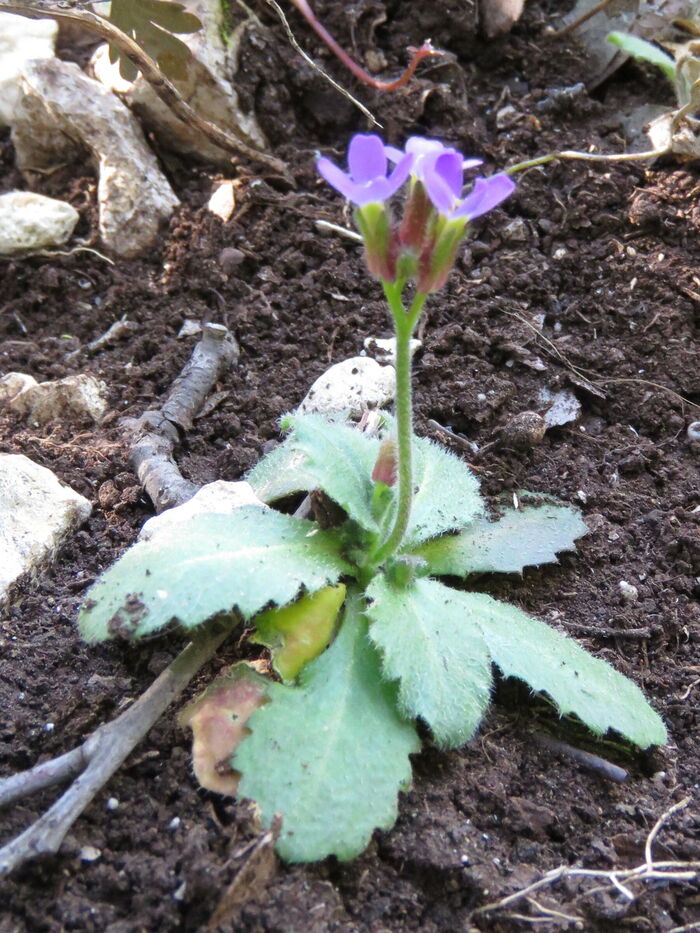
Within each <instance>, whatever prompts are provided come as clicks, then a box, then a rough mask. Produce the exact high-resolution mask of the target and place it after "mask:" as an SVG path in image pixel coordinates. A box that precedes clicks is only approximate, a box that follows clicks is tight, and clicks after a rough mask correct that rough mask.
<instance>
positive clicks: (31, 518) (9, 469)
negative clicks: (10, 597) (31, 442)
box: [0, 454, 92, 600]
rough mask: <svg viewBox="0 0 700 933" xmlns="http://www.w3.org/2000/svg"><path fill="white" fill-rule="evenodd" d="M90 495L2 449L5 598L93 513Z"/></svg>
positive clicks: (0, 527)
mask: <svg viewBox="0 0 700 933" xmlns="http://www.w3.org/2000/svg"><path fill="white" fill-rule="evenodd" d="M91 511H92V506H91V505H90V503H89V502H88V500H87V499H85V498H83V496H81V495H78V493H77V492H74V491H73V490H72V489H70V488H68V487H67V486H63V485H61V483H59V481H58V479H57V478H56V476H54V474H53V473H52V472H51V470H47V469H46V467H43V466H39V464H37V463H34V462H33V461H32V460H30V459H29V458H28V457H25V456H24V455H23V454H0V600H2V599H3V598H4V597H5V596H6V594H7V590H8V588H9V586H10V584H12V583H14V581H15V580H17V579H18V578H19V577H21V576H22V575H23V574H25V573H29V572H30V571H32V570H34V569H35V568H36V567H37V566H38V565H39V564H40V563H42V562H43V561H45V560H47V559H48V558H49V557H50V556H51V554H52V552H53V551H54V550H55V548H56V547H57V546H58V545H59V544H60V542H61V539H62V538H63V537H65V535H66V534H68V532H69V531H71V530H72V529H73V528H74V527H76V526H77V525H80V524H82V522H84V521H85V519H86V518H87V517H88V516H89V515H90V513H91Z"/></svg>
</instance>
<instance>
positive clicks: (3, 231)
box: [0, 191, 80, 256]
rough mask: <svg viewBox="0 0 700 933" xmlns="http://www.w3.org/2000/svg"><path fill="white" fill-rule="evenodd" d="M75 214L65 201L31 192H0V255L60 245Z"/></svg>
mask: <svg viewBox="0 0 700 933" xmlns="http://www.w3.org/2000/svg"><path fill="white" fill-rule="evenodd" d="M79 217H80V215H79V214H78V212H77V211H76V209H75V208H74V207H72V206H71V205H70V204H67V203H66V202H65V201H57V200H56V199H55V198H47V197H45V196H44V195H43V194H35V193H34V192H33V191H8V193H7V194H3V195H0V256H16V255H19V254H21V253H27V252H31V251H32V250H37V249H48V248H50V247H52V246H62V245H63V244H64V243H65V242H66V240H68V239H70V237H71V235H72V233H73V230H74V229H75V225H76V224H77V223H78V219H79Z"/></svg>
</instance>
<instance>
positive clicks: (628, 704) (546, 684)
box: [455, 593, 666, 748]
mask: <svg viewBox="0 0 700 933" xmlns="http://www.w3.org/2000/svg"><path fill="white" fill-rule="evenodd" d="M455 595H456V597H457V598H458V599H459V602H460V604H461V605H462V607H463V611H464V614H465V616H468V617H469V618H471V619H472V620H473V621H474V622H475V623H477V624H478V625H479V627H480V628H481V631H482V633H483V636H484V640H485V642H486V644H487V645H488V649H489V652H490V654H491V657H492V659H493V661H494V663H495V664H497V665H498V667H499V668H500V669H501V671H502V672H503V674H504V675H505V676H506V677H518V678H520V680H524V681H525V683H527V684H529V686H530V687H532V689H533V690H537V691H542V692H544V693H547V694H548V695H549V696H550V697H551V698H552V700H554V702H555V704H556V706H557V708H558V709H559V712H560V713H561V714H562V715H565V714H567V713H575V714H576V716H578V718H579V719H580V720H581V721H582V722H584V723H585V724H586V725H587V726H588V727H589V728H590V729H592V731H593V732H596V733H598V734H602V733H604V732H606V731H607V730H608V729H615V731H617V732H619V733H620V734H621V735H624V736H625V737H626V738H627V739H629V740H630V741H631V742H634V743H635V745H639V746H640V747H641V748H646V747H647V746H649V745H663V744H664V742H665V741H666V727H665V726H664V723H663V721H662V719H661V717H660V716H659V715H658V713H657V712H656V711H655V710H653V709H652V708H651V706H650V705H649V704H648V703H647V701H646V699H645V698H644V694H643V693H642V691H641V690H640V689H639V687H638V686H637V685H636V684H635V683H633V682H632V681H631V680H629V679H628V678H627V677H625V676H623V675H622V674H620V673H619V672H618V671H616V670H615V669H614V668H613V667H611V666H610V665H609V664H608V663H607V662H605V661H602V660H600V659H599V658H594V657H593V656H592V655H590V654H588V652H587V651H584V649H583V648H581V646H580V645H578V644H577V643H576V642H575V641H574V640H573V639H571V638H569V637H568V636H567V635H562V634H561V633H560V632H557V631H555V630H554V629H553V628H551V627H550V626H549V625H547V624H546V623H544V622H540V621H539V619H533V618H532V617H531V616H528V615H526V614H525V613H524V612H522V611H521V610H520V609H518V608H516V607H515V606H509V605H507V604H506V603H500V602H497V601H496V600H495V599H492V598H491V597H490V596H486V595H485V594H483V593H456V594H455Z"/></svg>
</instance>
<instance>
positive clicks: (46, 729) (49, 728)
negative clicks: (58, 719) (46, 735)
mask: <svg viewBox="0 0 700 933" xmlns="http://www.w3.org/2000/svg"><path fill="white" fill-rule="evenodd" d="M55 728H56V727H55V726H54V724H53V723H52V722H47V723H45V724H44V732H53V730H54V729H55Z"/></svg>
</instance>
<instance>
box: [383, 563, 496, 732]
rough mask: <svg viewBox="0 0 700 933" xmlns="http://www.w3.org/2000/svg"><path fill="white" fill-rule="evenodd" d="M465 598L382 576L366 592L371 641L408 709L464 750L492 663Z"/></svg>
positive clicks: (433, 585) (438, 586)
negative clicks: (402, 584)
mask: <svg viewBox="0 0 700 933" xmlns="http://www.w3.org/2000/svg"><path fill="white" fill-rule="evenodd" d="M460 595H461V594H459V593H456V592H455V591H454V590H451V589H449V588H448V587H446V586H443V584H442V583H438V582H437V581H436V580H416V581H415V583H413V584H412V585H411V586H408V587H405V588H395V587H392V586H391V584H390V583H388V581H387V580H386V579H385V578H383V577H375V579H374V580H373V581H372V583H371V584H370V586H369V588H368V590H367V597H368V599H369V600H370V604H369V608H368V609H367V615H368V617H369V619H370V621H371V623H372V624H371V626H370V629H369V634H370V638H371V639H372V641H373V642H374V644H375V645H377V647H378V648H380V649H381V652H382V659H383V670H384V673H385V675H386V676H387V677H388V678H389V679H390V680H398V682H399V704H400V708H401V712H402V713H403V714H404V715H405V716H407V717H409V718H413V717H415V716H420V717H421V719H423V720H424V721H425V722H426V723H427V724H428V725H429V726H430V729H431V730H432V733H433V736H434V737H435V741H436V742H437V743H438V744H439V745H441V746H442V747H443V748H450V747H456V746H459V745H464V743H465V742H467V741H468V740H469V739H470V738H471V737H472V735H473V734H474V732H475V731H476V728H477V726H478V725H479V722H480V721H481V719H482V717H483V715H484V713H485V712H486V709H487V707H488V705H489V697H490V688H491V680H492V678H491V658H490V656H489V653H488V649H487V647H486V644H485V642H484V638H483V635H482V634H481V629H480V628H479V626H478V625H477V623H476V622H475V620H474V619H473V618H472V617H471V616H470V615H469V614H467V613H465V612H464V608H463V606H462V605H461V603H460V601H459V599H458V597H459V596H460Z"/></svg>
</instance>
